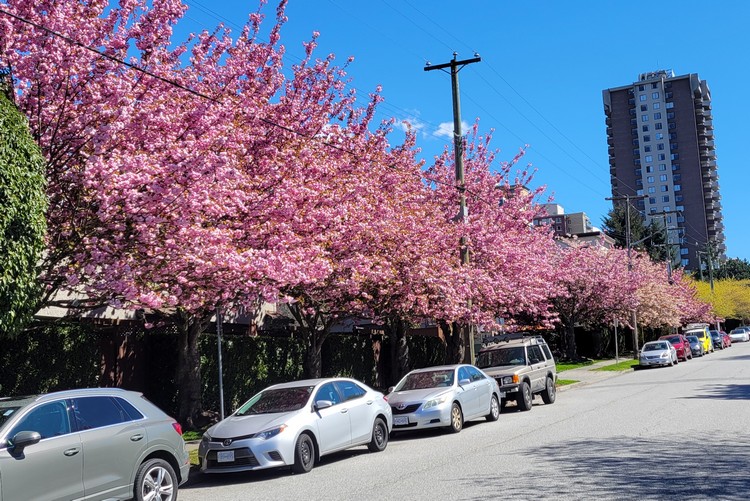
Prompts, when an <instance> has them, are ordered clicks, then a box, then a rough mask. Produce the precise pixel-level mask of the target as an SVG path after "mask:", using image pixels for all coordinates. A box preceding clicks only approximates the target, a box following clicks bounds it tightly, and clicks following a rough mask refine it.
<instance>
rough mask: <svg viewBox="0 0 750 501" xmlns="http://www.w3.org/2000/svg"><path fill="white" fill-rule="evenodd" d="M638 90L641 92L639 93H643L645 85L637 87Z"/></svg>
mask: <svg viewBox="0 0 750 501" xmlns="http://www.w3.org/2000/svg"><path fill="white" fill-rule="evenodd" d="M638 90H639V91H641V92H643V91H644V90H646V86H645V85H639V86H638Z"/></svg>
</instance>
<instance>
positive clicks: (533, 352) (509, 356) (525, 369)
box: [476, 333, 557, 411]
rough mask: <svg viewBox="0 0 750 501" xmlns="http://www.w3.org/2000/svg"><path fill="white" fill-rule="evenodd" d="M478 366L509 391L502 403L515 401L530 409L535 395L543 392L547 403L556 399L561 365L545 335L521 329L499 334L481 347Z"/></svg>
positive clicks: (502, 390)
mask: <svg viewBox="0 0 750 501" xmlns="http://www.w3.org/2000/svg"><path fill="white" fill-rule="evenodd" d="M476 366H477V367H479V368H480V369H482V370H483V371H484V372H485V373H486V374H487V375H488V376H490V377H493V378H495V380H496V381H497V384H498V385H499V386H500V391H501V392H505V398H504V399H503V400H502V402H501V403H500V404H501V406H504V405H505V403H506V402H507V401H515V402H516V404H517V405H518V408H519V409H521V410H523V411H527V410H529V409H531V405H532V400H533V398H534V395H541V397H542V400H543V401H544V403H545V404H552V403H554V402H555V396H556V392H555V384H556V382H557V366H556V365H555V359H554V358H553V357H552V352H551V351H550V349H549V347H548V346H547V342H546V341H545V340H544V338H543V337H542V336H526V335H524V334H521V333H517V334H506V335H503V336H498V337H495V338H494V339H493V342H491V343H489V344H486V345H485V346H484V347H482V349H481V350H480V351H479V354H478V355H477V361H476Z"/></svg>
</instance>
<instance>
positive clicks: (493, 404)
mask: <svg viewBox="0 0 750 501" xmlns="http://www.w3.org/2000/svg"><path fill="white" fill-rule="evenodd" d="M499 417H500V402H498V401H497V396H495V394H494V393H493V394H492V398H491V399H490V413H489V414H487V416H485V419H487V421H497V418H499Z"/></svg>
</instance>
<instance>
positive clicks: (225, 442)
mask: <svg viewBox="0 0 750 501" xmlns="http://www.w3.org/2000/svg"><path fill="white" fill-rule="evenodd" d="M221 445H223V446H224V447H229V446H230V445H232V439H231V438H225V439H224V441H223V442H222V443H221Z"/></svg>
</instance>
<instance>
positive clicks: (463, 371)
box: [387, 364, 504, 433]
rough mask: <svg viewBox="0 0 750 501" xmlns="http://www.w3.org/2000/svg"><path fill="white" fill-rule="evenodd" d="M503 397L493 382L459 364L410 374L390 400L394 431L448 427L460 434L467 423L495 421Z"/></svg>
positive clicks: (420, 370) (478, 371) (395, 389)
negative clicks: (471, 421)
mask: <svg viewBox="0 0 750 501" xmlns="http://www.w3.org/2000/svg"><path fill="white" fill-rule="evenodd" d="M503 396H504V394H503V393H502V392H501V391H500V389H499V388H498V386H497V382H496V381H495V380H494V379H492V378H491V377H489V376H487V375H486V374H485V373H484V372H482V371H481V370H480V369H478V368H476V367H474V366H473V365H465V364H460V365H445V366H440V367H428V368H426V369H418V370H415V371H411V372H410V373H408V374H407V375H406V376H404V378H403V379H401V381H399V383H398V384H397V385H396V386H395V387H394V388H393V389H392V390H391V392H390V393H389V394H388V397H387V398H388V403H389V404H390V405H391V409H392V410H393V431H400V430H417V429H422V428H439V427H446V428H447V429H448V430H450V431H452V432H453V433H458V432H459V431H461V429H462V428H463V425H464V421H468V420H471V419H475V418H479V417H486V418H487V420H488V421H496V420H497V418H498V417H499V416H500V399H501V398H502V397H503Z"/></svg>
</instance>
